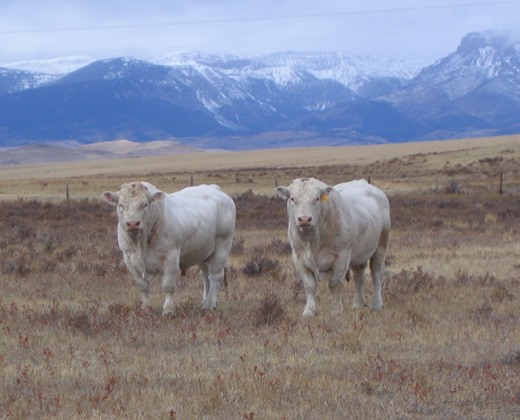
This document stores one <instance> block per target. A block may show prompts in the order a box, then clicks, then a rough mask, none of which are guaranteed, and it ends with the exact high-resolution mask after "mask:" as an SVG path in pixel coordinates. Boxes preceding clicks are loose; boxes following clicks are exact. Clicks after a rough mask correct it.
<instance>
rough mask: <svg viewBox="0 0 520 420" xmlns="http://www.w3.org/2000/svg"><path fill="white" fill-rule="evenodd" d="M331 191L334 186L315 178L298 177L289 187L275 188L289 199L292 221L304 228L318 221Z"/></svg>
mask: <svg viewBox="0 0 520 420" xmlns="http://www.w3.org/2000/svg"><path fill="white" fill-rule="evenodd" d="M331 191H332V187H330V186H328V185H327V184H324V183H323V182H321V181H319V180H317V179H314V178H298V179H295V180H294V181H293V182H292V183H291V185H289V186H288V187H277V188H276V189H275V192H276V194H277V195H278V196H279V197H281V198H283V199H285V200H287V213H288V215H289V219H290V221H292V224H293V225H295V226H298V227H299V228H300V229H302V230H304V229H309V228H311V227H313V226H315V225H316V223H318V220H319V218H320V214H321V211H322V207H323V206H324V205H325V203H326V202H327V200H328V199H329V193H330V192H331Z"/></svg>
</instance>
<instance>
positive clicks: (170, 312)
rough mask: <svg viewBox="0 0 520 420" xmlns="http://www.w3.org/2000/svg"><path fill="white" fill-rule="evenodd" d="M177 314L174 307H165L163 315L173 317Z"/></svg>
mask: <svg viewBox="0 0 520 420" xmlns="http://www.w3.org/2000/svg"><path fill="white" fill-rule="evenodd" d="M174 315H175V310H174V309H163V312H162V316H169V317H173V316H174Z"/></svg>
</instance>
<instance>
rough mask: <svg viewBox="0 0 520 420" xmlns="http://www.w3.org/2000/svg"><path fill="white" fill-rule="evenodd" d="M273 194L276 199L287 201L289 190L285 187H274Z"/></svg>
mask: <svg viewBox="0 0 520 420" xmlns="http://www.w3.org/2000/svg"><path fill="white" fill-rule="evenodd" d="M274 192H275V193H276V195H277V196H278V197H280V198H283V199H284V200H288V199H289V197H290V195H291V194H290V192H289V188H287V187H276V188H275V189H274Z"/></svg>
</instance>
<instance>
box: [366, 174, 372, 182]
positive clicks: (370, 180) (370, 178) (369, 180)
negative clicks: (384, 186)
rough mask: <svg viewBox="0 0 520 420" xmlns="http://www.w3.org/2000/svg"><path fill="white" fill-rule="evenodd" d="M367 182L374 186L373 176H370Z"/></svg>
mask: <svg viewBox="0 0 520 420" xmlns="http://www.w3.org/2000/svg"><path fill="white" fill-rule="evenodd" d="M367 181H368V183H369V184H372V175H369V176H368V180H367Z"/></svg>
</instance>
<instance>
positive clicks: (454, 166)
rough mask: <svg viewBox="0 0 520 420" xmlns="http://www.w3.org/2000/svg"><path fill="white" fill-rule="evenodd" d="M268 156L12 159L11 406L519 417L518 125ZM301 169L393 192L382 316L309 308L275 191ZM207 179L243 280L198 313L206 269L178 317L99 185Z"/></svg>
mask: <svg viewBox="0 0 520 420" xmlns="http://www.w3.org/2000/svg"><path fill="white" fill-rule="evenodd" d="M255 153H256V154H255ZM255 153H244V154H238V153H237V154H226V153H222V154H200V155H199V156H198V158H197V157H195V156H194V155H193V154H190V155H189V156H186V157H184V158H181V157H172V158H171V162H170V163H168V161H167V160H165V158H164V157H160V158H156V160H154V159H152V158H143V159H137V160H134V161H124V162H117V161H114V162H97V163H93V162H85V163H76V164H74V165H70V166H67V165H61V166H60V165H42V166H35V167H13V168H10V167H5V168H0V200H1V201H0V229H1V232H2V235H1V236H0V290H1V294H0V372H1V375H0V418H16V419H21V418H42V419H43V418H59V419H80V418H103V419H112V418H114V419H120V418H128V419H134V418H143V419H149V418H150V419H163V418H164V419H168V418H169V419H199V418H200V419H250V420H251V419H283V418H286V419H331V418H359V419H378V418H385V419H408V418H412V419H440V418H443V419H444V418H445V419H517V418H519V417H520V327H519V325H520V323H519V321H520V292H519V287H520V241H519V239H520V136H516V137H515V136H512V137H505V138H498V139H483V140H464V141H459V142H441V143H439V142H431V143H423V144H410V145H393V146H390V145H388V146H377V147H367V148H363V147H360V148H337V149H310V150H296V151H294V150H291V151H265V152H255ZM501 174H502V175H503V183H502V193H501V194H499V187H500V176H501ZM298 176H315V177H318V178H320V179H322V180H324V181H326V182H328V183H330V184H334V183H337V182H339V181H345V180H350V179H354V178H360V177H369V176H370V178H371V181H372V183H374V184H375V185H377V186H379V187H381V188H382V189H383V190H385V191H386V192H387V193H388V195H389V197H390V202H391V206H392V222H393V233H392V238H391V244H390V249H389V254H388V257H387V266H386V274H385V284H384V289H383V299H384V300H385V307H384V309H383V310H382V311H380V312H374V311H372V310H370V309H368V308H367V309H365V310H358V311H354V310H352V309H350V306H348V309H346V310H345V311H344V313H342V314H339V315H338V314H334V313H333V310H332V309H333V304H332V303H333V302H332V299H331V297H330V293H329V290H328V287H327V285H326V284H320V287H319V292H318V299H319V300H318V310H319V313H318V315H317V316H316V317H315V318H313V319H303V318H302V317H301V312H302V311H303V306H304V302H303V301H302V299H301V286H300V284H299V281H298V280H297V279H296V277H295V273H294V270H293V267H292V263H291V259H290V249H289V244H288V242H287V238H286V223H287V216H286V209H285V203H284V202H283V201H282V200H280V199H276V198H274V197H273V194H272V191H273V188H274V185H275V182H277V183H278V184H280V185H282V184H283V185H287V184H288V183H289V182H290V181H291V180H292V179H294V178H296V177H298ZM192 177H193V182H194V183H195V184H198V183H213V182H215V183H218V184H220V185H221V186H222V187H223V188H224V190H226V191H227V192H228V193H229V194H230V195H232V196H233V198H234V199H235V202H236V205H237V230H236V237H235V243H234V247H233V250H232V254H231V258H230V261H229V269H228V289H227V291H224V290H222V291H221V292H220V294H219V306H218V309H217V310H215V311H212V312H204V311H202V310H201V309H200V307H201V305H200V303H201V295H202V285H201V282H200V280H199V278H198V273H197V270H196V269H191V270H189V271H188V272H187V274H186V276H185V277H183V278H181V279H180V280H179V283H178V291H177V293H176V295H175V302H176V305H177V313H176V314H175V316H172V317H169V316H167V317H163V316H161V305H162V294H161V291H160V287H159V284H158V283H159V282H156V283H154V285H153V288H152V296H153V309H152V310H147V311H145V310H142V309H141V308H140V306H139V305H138V304H137V301H138V292H137V290H136V288H135V287H134V285H133V284H132V281H131V279H130V275H129V274H128V273H127V272H126V269H125V267H124V265H123V262H122V256H121V253H120V252H119V250H118V248H117V244H116V234H115V232H116V216H115V214H114V211H113V209H112V208H111V207H110V206H108V205H107V204H106V203H104V202H101V200H100V199H99V194H100V192H101V191H103V190H106V189H111V190H115V189H117V188H118V186H119V185H120V184H121V183H122V182H124V181H129V180H133V179H146V180H148V181H150V182H152V183H154V184H156V185H157V186H158V187H159V188H161V189H164V190H166V191H173V190H176V189H179V188H182V187H184V186H186V185H189V183H190V182H191V178H192ZM66 184H68V185H69V188H70V199H69V200H68V201H65V200H64V194H65V191H64V186H65V185H66ZM344 293H345V295H346V299H347V301H351V300H352V296H353V285H351V284H349V283H347V284H346V285H345V292H344ZM367 294H368V296H370V295H371V284H370V282H369V281H367Z"/></svg>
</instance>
